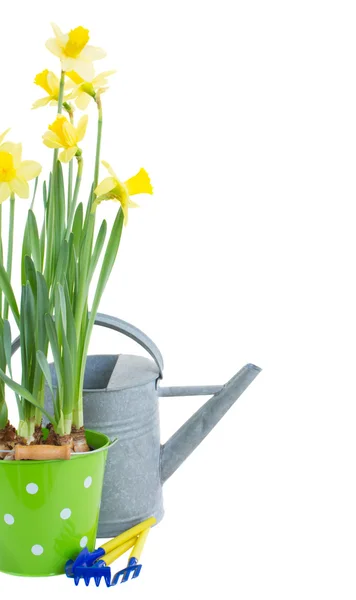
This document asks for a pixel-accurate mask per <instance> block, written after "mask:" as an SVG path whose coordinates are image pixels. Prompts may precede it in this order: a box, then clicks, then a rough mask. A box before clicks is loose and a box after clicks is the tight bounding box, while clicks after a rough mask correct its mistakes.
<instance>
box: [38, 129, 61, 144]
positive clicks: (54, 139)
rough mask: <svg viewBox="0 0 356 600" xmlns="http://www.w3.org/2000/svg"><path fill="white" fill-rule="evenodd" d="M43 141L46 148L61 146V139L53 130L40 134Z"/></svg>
mask: <svg viewBox="0 0 356 600" xmlns="http://www.w3.org/2000/svg"><path fill="white" fill-rule="evenodd" d="M42 139H43V143H44V144H45V146H47V147H48V148H62V143H61V140H60V139H59V137H58V135H56V134H55V133H54V132H53V131H46V133H44V134H43V136H42Z"/></svg>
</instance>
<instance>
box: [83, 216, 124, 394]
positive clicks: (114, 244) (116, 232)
mask: <svg viewBox="0 0 356 600" xmlns="http://www.w3.org/2000/svg"><path fill="white" fill-rule="evenodd" d="M123 223H124V216H123V212H122V210H121V208H120V209H119V210H118V213H117V215H116V219H115V221H114V224H113V226H112V229H111V234H110V238H109V241H108V243H107V246H106V252H105V256H104V260H103V264H102V266H101V270H100V275H99V279H98V283H97V287H96V291H95V295H94V300H93V304H92V308H91V311H90V318H89V323H88V325H87V328H86V334H85V342H84V345H83V349H82V353H81V355H80V357H81V368H80V379H79V384H80V387H81V386H82V382H83V378H84V369H85V362H86V357H87V352H88V347H89V341H90V336H91V332H92V329H93V326H94V322H95V317H96V314H97V312H98V308H99V303H100V300H101V297H102V294H103V292H104V289H105V286H106V284H107V281H108V279H109V277H110V274H111V271H112V268H113V266H114V264H115V260H116V256H117V253H118V250H119V246H120V240H121V234H122V226H123Z"/></svg>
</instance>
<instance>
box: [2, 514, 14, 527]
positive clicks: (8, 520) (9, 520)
mask: <svg viewBox="0 0 356 600" xmlns="http://www.w3.org/2000/svg"><path fill="white" fill-rule="evenodd" d="M4 521H5V523H6V525H13V524H14V523H15V519H14V517H13V516H12V515H5V516H4Z"/></svg>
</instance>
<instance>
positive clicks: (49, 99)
mask: <svg viewBox="0 0 356 600" xmlns="http://www.w3.org/2000/svg"><path fill="white" fill-rule="evenodd" d="M34 83H35V84H36V85H38V86H39V87H41V88H42V89H43V90H44V91H45V92H46V93H47V96H45V97H44V98H40V99H39V100H36V102H34V103H33V105H32V108H39V107H40V106H46V105H47V104H51V105H52V106H54V105H56V104H57V102H58V96H59V79H58V77H57V76H56V75H55V74H54V73H53V71H49V70H48V69H45V70H44V71H42V72H41V73H38V74H37V75H36V77H35V79H34ZM72 87H73V83H72V82H69V81H66V82H65V84H64V89H65V90H67V89H68V88H72ZM65 99H67V98H65Z"/></svg>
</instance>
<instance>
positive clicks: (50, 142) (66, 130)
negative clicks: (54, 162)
mask: <svg viewBox="0 0 356 600" xmlns="http://www.w3.org/2000/svg"><path fill="white" fill-rule="evenodd" d="M87 124H88V116H87V115H83V117H81V118H80V119H79V121H78V125H77V127H74V125H72V123H70V122H69V121H68V119H67V118H66V117H65V116H64V115H58V116H57V118H56V120H55V121H53V123H52V124H51V125H48V130H49V131H46V133H45V134H44V135H43V143H44V144H45V145H46V146H48V148H63V151H62V152H61V153H60V154H59V156H58V158H59V160H60V161H61V162H64V163H67V162H69V161H70V160H71V159H72V158H73V156H74V155H75V154H76V153H77V152H78V150H79V148H78V144H79V142H81V141H82V139H83V137H84V135H85V132H86V128H87Z"/></svg>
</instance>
